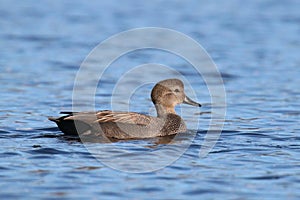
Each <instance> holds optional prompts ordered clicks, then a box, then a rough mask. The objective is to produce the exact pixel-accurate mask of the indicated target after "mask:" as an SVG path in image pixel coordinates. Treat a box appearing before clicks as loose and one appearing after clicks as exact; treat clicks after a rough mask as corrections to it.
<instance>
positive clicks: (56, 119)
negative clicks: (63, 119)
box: [48, 117, 59, 122]
mask: <svg viewBox="0 0 300 200" xmlns="http://www.w3.org/2000/svg"><path fill="white" fill-rule="evenodd" d="M48 119H49V120H50V121H53V122H59V120H58V118H54V117H48Z"/></svg>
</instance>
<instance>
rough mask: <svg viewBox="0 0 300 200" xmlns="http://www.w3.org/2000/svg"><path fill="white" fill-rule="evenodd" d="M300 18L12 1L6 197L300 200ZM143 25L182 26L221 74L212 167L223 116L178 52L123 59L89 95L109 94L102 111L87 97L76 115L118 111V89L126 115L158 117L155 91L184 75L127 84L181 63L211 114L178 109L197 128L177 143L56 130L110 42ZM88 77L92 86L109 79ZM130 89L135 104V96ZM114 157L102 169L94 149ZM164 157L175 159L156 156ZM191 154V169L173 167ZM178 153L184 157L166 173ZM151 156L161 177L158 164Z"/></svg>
mask: <svg viewBox="0 0 300 200" xmlns="http://www.w3.org/2000/svg"><path fill="white" fill-rule="evenodd" d="M299 9H300V3H299V1H297V0H288V1H276V0H270V1H258V0H253V1H243V2H242V1H234V0H232V1H231V0H230V1H222V2H220V1H218V2H216V1H206V2H202V1H179V0H178V1H177V0H175V1H161V0H155V1H148V2H145V1H143V2H142V1H106V2H101V1H98V2H96V1H90V2H87V1H80V0H75V1H50V0H48V1H47V0H45V1H39V2H37V1H33V0H31V1H8V0H1V2H0V44H1V51H0V84H1V86H0V93H1V95H0V102H1V104H0V146H1V147H0V157H1V159H0V172H1V173H0V178H1V179H0V185H1V188H2V189H1V190H0V198H1V199H74V198H76V199H81V198H89V199H120V198H124V199H299V198H300V184H299V183H300V136H299V132H300V87H299V85H300V79H299V77H300V70H299V66H300V57H299V49H300V37H299V35H300V26H299V23H300V13H299ZM143 27H161V28H167V29H172V30H175V31H179V32H181V33H183V34H185V35H187V36H188V37H191V38H193V39H194V40H195V41H197V42H198V43H199V44H201V45H202V47H203V48H204V49H205V50H206V51H207V53H208V54H209V55H210V57H211V58H212V60H213V62H214V63H215V65H216V66H217V69H218V70H219V71H220V74H221V77H222V80H223V82H224V88H225V92H226V99H225V100H226V115H225V121H224V122H223V121H222V122H220V123H221V124H223V123H224V126H223V130H222V132H221V134H220V136H219V137H218V140H217V141H216V144H215V145H214V146H213V148H212V149H211V151H210V152H209V154H207V155H206V156H204V157H201V156H200V157H199V152H200V150H201V148H202V147H203V142H204V141H205V139H206V137H207V131H208V130H209V129H210V127H209V123H210V122H211V115H212V113H213V112H212V108H213V106H214V104H213V103H212V102H211V96H210V93H209V91H208V88H207V85H206V84H205V81H204V79H202V78H201V76H199V74H197V73H195V72H194V71H193V70H191V67H192V65H191V64H190V63H188V62H187V61H186V60H184V59H182V58H180V57H178V56H176V55H172V54H170V53H168V52H164V51H155V50H151V49H148V50H147V49H146V50H140V51H136V52H130V53H128V54H125V55H123V56H121V57H120V58H118V59H117V60H114V62H113V63H111V66H110V67H109V68H108V69H107V70H106V71H105V73H104V74H103V77H102V78H101V81H99V83H98V85H96V88H95V85H93V83H95V82H93V81H89V78H87V80H86V82H84V84H83V85H81V86H82V87H79V90H80V91H81V92H83V93H82V94H84V92H86V91H90V90H89V89H92V90H93V89H95V90H94V92H95V93H94V94H95V98H94V99H89V101H91V102H92V103H91V104H90V103H89V101H86V99H85V97H86V96H85V95H82V96H81V98H82V99H80V101H79V103H78V106H77V107H76V108H77V110H79V109H80V111H83V110H86V109H90V107H91V106H95V109H98V110H103V109H111V108H112V105H111V104H110V103H111V98H112V94H113V93H114V91H117V92H116V95H113V96H114V97H115V99H114V101H113V103H114V104H113V106H114V107H113V108H114V109H118V110H120V109H122V110H124V109H128V110H131V111H135V112H141V113H146V114H150V115H155V110H154V107H153V105H152V103H151V100H150V91H151V88H152V87H153V85H154V84H153V83H152V82H150V80H162V79H164V78H165V77H169V76H175V75H176V74H172V73H171V72H166V73H165V72H164V71H163V70H160V69H159V66H152V67H151V66H146V67H145V68H140V70H136V71H134V75H131V76H129V78H128V79H124V80H125V84H119V86H120V87H119V88H117V89H119V90H114V89H116V87H115V86H116V83H118V81H119V79H120V77H126V73H127V72H128V71H130V70H131V69H132V67H135V66H140V67H141V66H143V64H147V63H159V64H161V66H163V67H165V66H172V70H175V71H176V72H179V74H180V75H182V76H183V77H184V78H185V79H186V80H188V81H189V83H190V85H191V87H192V88H193V89H194V95H193V91H189V94H192V96H193V97H194V98H195V99H197V101H199V102H200V103H201V104H202V105H203V106H202V107H201V108H200V109H194V108H193V107H189V106H180V107H179V108H177V111H178V112H180V113H181V115H182V116H183V118H184V119H185V121H186V123H187V125H188V127H189V128H190V130H189V131H188V132H187V133H185V134H182V135H179V136H178V137H177V139H176V140H175V141H173V142H172V141H170V140H168V139H167V141H165V140H161V138H154V139H145V140H132V141H116V142H113V143H107V144H99V143H96V144H95V143H88V144H86V143H81V142H80V140H79V139H78V138H74V137H73V138H72V137H66V136H64V135H63V134H62V133H61V132H60V131H59V130H58V128H57V127H56V125H55V124H53V123H52V122H50V121H48V119H47V118H48V117H49V116H59V112H60V111H70V110H72V102H73V100H74V99H73V98H72V97H73V96H72V95H73V88H74V81H75V80H76V77H77V76H78V74H77V73H78V70H79V69H80V66H81V64H82V63H83V61H84V60H85V58H86V57H87V56H88V55H89V53H90V52H91V51H92V50H93V49H94V48H95V47H96V46H97V45H98V44H99V43H101V42H103V41H104V40H106V39H107V38H109V37H111V36H113V35H115V34H118V33H120V32H122V31H127V30H130V29H133V28H143ZM160 40H161V43H163V42H164V38H160ZM166 41H168V40H166ZM126 42H128V41H124V44H126ZM175 43H176V42H175ZM122 44H123V43H122ZM119 45H120V46H122V45H121V44H119ZM178 46H180V47H184V46H183V45H180V43H179V42H178ZM105 58H107V57H106V56H104V55H103V57H101V55H99V57H98V59H99V60H101V59H105ZM96 69H97V68H96ZM100 69H101V70H102V69H103V68H101V66H99V71H100ZM146 69H147V70H149V71H145V70H146ZM88 73H89V75H90V76H91V77H92V76H93V75H95V73H98V72H95V71H93V70H91V71H89V72H88ZM177 75H178V74H177ZM199 77H200V78H199ZM210 78H212V79H214V76H210ZM215 78H216V77H215ZM91 80H92V79H91ZM91 82H93V83H91ZM96 84H97V82H96ZM136 86H140V87H136ZM131 87H132V88H135V90H134V91H130V92H131V93H130V94H129V93H128V91H127V90H126V89H128V88H131ZM122 92H123V93H124V94H127V95H128V94H129V96H128V97H127V99H124V98H123V97H124V96H122V95H120V94H121V93H122ZM126 102H127V103H126ZM128 102H129V104H128ZM94 104H95V105H94ZM182 146H184V147H186V149H185V148H182ZM103 147H105V149H104V150H105V151H102V150H101V151H98V153H99V156H100V157H101V159H99V157H98V159H97V156H95V154H93V153H92V152H91V149H93V148H96V149H97V148H100V149H101V148H103ZM164 148H167V151H166V154H164V156H166V157H163V156H162V157H159V156H161V154H159V155H158V156H157V157H154V156H156V155H157V154H155V155H152V156H151V154H150V156H149V154H148V153H149V152H156V151H159V150H161V149H164ZM177 151H181V152H180V156H179V157H178V158H176V157H174V156H173V153H174V154H175V153H177ZM168 152H169V154H168ZM143 155H145V157H143ZM176 155H177V154H176ZM170 156H171V158H172V159H173V158H175V159H173V160H172V159H171V160H168V162H165V161H166V160H165V159H166V158H167V159H169V158H170ZM145 158H149V159H150V160H147V159H145ZM144 159H145V160H144ZM151 159H154V160H155V162H157V163H158V166H157V168H151V167H149V166H152V165H153V162H152V160H151ZM121 161H122V162H121ZM126 161H128V162H127V163H126ZM114 164H116V165H114ZM121 165H122V166H121ZM120 166H121V167H120ZM124 166H125V168H126V167H128V166H130V167H133V168H126V169H125V168H124ZM140 166H142V167H141V168H140ZM145 169H147V170H145ZM148 169H150V170H148ZM151 169H152V170H151Z"/></svg>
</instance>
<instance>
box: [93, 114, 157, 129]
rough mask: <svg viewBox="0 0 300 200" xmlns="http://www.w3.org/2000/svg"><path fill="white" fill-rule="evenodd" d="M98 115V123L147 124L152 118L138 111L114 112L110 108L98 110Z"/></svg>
mask: <svg viewBox="0 0 300 200" xmlns="http://www.w3.org/2000/svg"><path fill="white" fill-rule="evenodd" d="M96 115H97V122H98V123H105V122H113V123H126V124H135V125H144V126H147V125H148V124H149V123H150V122H151V118H152V117H150V116H147V115H143V114H140V113H136V112H113V111H109V110H105V111H100V112H97V114H96Z"/></svg>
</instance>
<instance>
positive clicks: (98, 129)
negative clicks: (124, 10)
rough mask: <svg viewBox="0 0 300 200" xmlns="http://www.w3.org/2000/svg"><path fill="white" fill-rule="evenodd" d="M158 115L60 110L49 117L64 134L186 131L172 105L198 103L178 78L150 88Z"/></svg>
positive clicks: (114, 135)
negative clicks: (60, 114) (57, 116)
mask: <svg viewBox="0 0 300 200" xmlns="http://www.w3.org/2000/svg"><path fill="white" fill-rule="evenodd" d="M151 98H152V101H153V103H154V105H155V107H156V110H157V117H152V116H148V115H143V114H139V113H136V112H113V111H109V110H103V111H98V112H77V113H73V112H62V114H67V115H65V116H62V117H59V118H52V117H50V118H49V120H51V121H54V122H55V123H56V124H57V125H58V127H59V129H60V130H61V131H62V132H64V133H65V134H66V135H84V136H89V135H91V136H95V137H103V136H106V137H108V138H116V139H133V138H151V137H157V136H166V135H173V134H176V133H179V132H184V131H186V126H185V123H184V121H183V120H182V118H181V117H180V116H178V115H177V114H176V113H175V106H176V105H177V104H180V103H186V104H190V105H193V106H201V105H200V104H198V103H196V102H194V101H192V100H191V99H189V98H188V97H187V96H186V95H185V94H184V86H183V83H182V82H181V81H180V80H178V79H167V80H163V81H160V82H158V83H157V84H156V85H155V86H154V88H153V89H152V92H151Z"/></svg>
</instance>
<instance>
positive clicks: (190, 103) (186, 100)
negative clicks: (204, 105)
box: [183, 96, 201, 107]
mask: <svg viewBox="0 0 300 200" xmlns="http://www.w3.org/2000/svg"><path fill="white" fill-rule="evenodd" d="M183 103H185V104H189V105H192V106H197V107H201V104H200V103H197V102H195V101H193V100H192V99H190V98H188V97H187V96H185V98H184V100H183Z"/></svg>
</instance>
